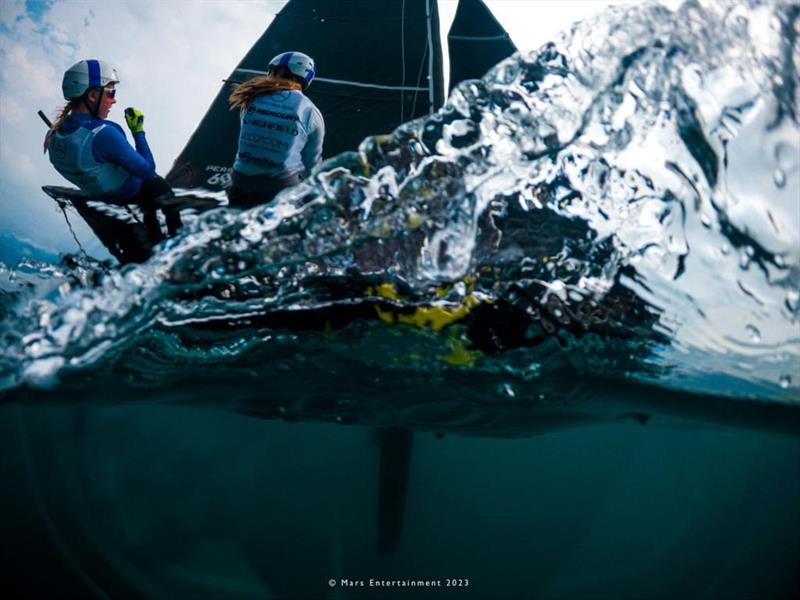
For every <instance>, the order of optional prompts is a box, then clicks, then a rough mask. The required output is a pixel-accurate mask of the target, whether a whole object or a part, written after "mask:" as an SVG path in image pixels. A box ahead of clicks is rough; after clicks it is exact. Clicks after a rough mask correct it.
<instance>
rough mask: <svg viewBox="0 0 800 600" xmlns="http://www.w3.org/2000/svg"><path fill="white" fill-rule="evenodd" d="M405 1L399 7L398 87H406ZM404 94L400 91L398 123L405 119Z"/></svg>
mask: <svg viewBox="0 0 800 600" xmlns="http://www.w3.org/2000/svg"><path fill="white" fill-rule="evenodd" d="M405 16H406V0H403V3H402V4H401V5H400V62H401V64H402V67H401V69H402V76H401V78H400V85H401V86H403V87H404V86H405V85H406V22H405V19H404V17H405ZM404 101H405V94H404V93H403V92H402V90H401V91H400V122H401V123H402V122H403V118H404V117H405V110H404V109H405V102H404Z"/></svg>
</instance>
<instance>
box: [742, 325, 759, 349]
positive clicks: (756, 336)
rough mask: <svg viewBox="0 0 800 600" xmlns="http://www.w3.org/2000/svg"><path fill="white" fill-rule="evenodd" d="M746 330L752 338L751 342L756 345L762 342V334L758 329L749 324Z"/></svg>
mask: <svg viewBox="0 0 800 600" xmlns="http://www.w3.org/2000/svg"><path fill="white" fill-rule="evenodd" d="M745 330H746V331H747V335H748V336H750V341H751V342H753V343H754V344H758V343H760V342H761V332H760V331H759V330H758V329H757V328H756V327H754V326H753V325H749V324H748V325H747V327H745Z"/></svg>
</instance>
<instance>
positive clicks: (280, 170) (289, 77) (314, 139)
mask: <svg viewBox="0 0 800 600" xmlns="http://www.w3.org/2000/svg"><path fill="white" fill-rule="evenodd" d="M314 74H315V66H314V60H313V59H312V58H311V57H310V56H307V55H305V54H303V53H302V52H283V53H281V54H278V56H276V57H275V58H273V59H272V60H271V61H270V62H269V69H268V71H267V75H266V76H259V77H254V78H252V79H250V80H248V81H246V82H244V83H242V84H240V85H238V86H237V87H236V88H235V89H234V90H233V93H231V95H230V98H229V101H230V104H231V108H232V109H233V108H238V109H239V112H240V123H241V127H240V130H239V148H238V150H237V152H236V160H235V162H234V163H233V177H232V185H231V187H230V188H229V189H228V200H229V201H230V204H231V206H235V207H239V208H250V207H252V206H256V205H258V204H263V203H265V202H269V201H270V200H272V199H273V198H274V197H275V195H276V194H277V193H278V192H279V191H281V190H282V189H284V188H287V187H290V186H293V185H297V184H298V183H300V182H301V181H302V180H303V179H304V178H305V177H307V176H308V174H309V173H310V172H311V170H312V169H313V168H314V167H315V166H316V165H317V164H318V163H319V162H320V160H321V159H322V141H323V138H324V137H325V122H324V121H323V119H322V115H321V114H320V112H319V110H318V109H317V107H316V106H314V103H313V102H311V100H309V99H308V98H307V97H306V96H305V95H304V94H303V91H304V90H305V89H306V88H308V86H309V85H310V84H311V80H312V79H314Z"/></svg>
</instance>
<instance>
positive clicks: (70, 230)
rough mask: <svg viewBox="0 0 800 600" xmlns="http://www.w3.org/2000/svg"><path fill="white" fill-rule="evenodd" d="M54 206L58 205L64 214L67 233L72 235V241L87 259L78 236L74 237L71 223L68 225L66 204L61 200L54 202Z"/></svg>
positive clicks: (87, 256)
mask: <svg viewBox="0 0 800 600" xmlns="http://www.w3.org/2000/svg"><path fill="white" fill-rule="evenodd" d="M56 204H58V208H60V209H61V212H62V213H64V220H65V221H66V222H67V228H68V229H69V232H70V233H71V234H72V239H73V240H75V243H76V244H78V248H80V251H81V252H82V253H83V256H84V257H85V258H89V255H88V254H86V250H84V249H83V246H82V245H81V241H80V240H79V239H78V236H77V235H75V230H74V229H73V228H72V223H70V221H69V216H68V215H67V203H66V202H64V201H63V200H56Z"/></svg>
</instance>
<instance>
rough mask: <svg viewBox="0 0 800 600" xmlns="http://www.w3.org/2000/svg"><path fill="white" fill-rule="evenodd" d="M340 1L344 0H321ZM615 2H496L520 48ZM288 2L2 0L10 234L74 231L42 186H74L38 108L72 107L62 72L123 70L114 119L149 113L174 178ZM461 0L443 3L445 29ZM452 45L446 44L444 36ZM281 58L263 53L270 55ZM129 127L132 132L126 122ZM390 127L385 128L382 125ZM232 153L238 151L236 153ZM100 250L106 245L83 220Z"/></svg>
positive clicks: (4, 176)
mask: <svg viewBox="0 0 800 600" xmlns="http://www.w3.org/2000/svg"><path fill="white" fill-rule="evenodd" d="M321 1H336V0H321ZM609 3H616V2H607V1H604V0H569V1H564V0H555V1H551V0H486V4H487V5H488V6H489V7H490V8H491V10H492V11H493V12H494V14H495V16H496V17H497V19H498V21H500V23H501V24H502V25H503V26H504V27H505V28H506V29H507V31H508V32H509V34H510V35H511V38H512V40H513V41H514V43H515V44H516V45H517V47H518V48H519V49H520V50H521V51H527V50H533V49H536V48H538V47H539V46H540V45H541V44H543V43H545V42H546V41H547V40H548V39H550V38H552V37H553V36H554V35H556V34H557V33H558V32H559V31H560V30H562V29H564V28H566V27H568V26H569V25H570V24H571V23H573V22H575V21H578V20H581V19H583V18H585V17H588V16H590V15H592V14H595V13H597V12H599V11H601V10H603V9H604V8H605V7H606V5H607V4H609ZM284 4H285V1H284V0H155V1H151V0H130V1H124V0H82V1H65V0H43V1H34V0H0V234H3V233H11V234H13V235H14V236H15V237H17V238H18V239H20V240H24V241H27V242H29V243H32V244H34V245H36V246H39V247H42V248H45V249H48V250H54V251H58V252H74V251H76V250H77V245H76V243H75V240H74V239H73V238H72V235H71V233H70V232H69V229H68V228H67V226H66V224H65V222H64V217H63V215H62V214H61V212H60V211H59V210H58V208H57V206H56V205H55V203H54V202H53V201H52V200H51V199H50V198H49V197H48V196H46V195H45V194H44V193H43V192H42V191H41V186H42V185H68V184H67V182H66V181H65V180H64V179H63V178H62V177H61V176H60V175H59V174H58V173H57V172H56V171H55V170H54V169H53V167H52V166H51V165H50V162H49V161H48V159H47V156H46V155H44V154H43V151H42V141H43V137H44V134H45V133H46V127H45V125H44V123H43V122H42V121H41V120H40V119H39V117H38V116H37V110H39V109H41V110H43V111H44V112H45V114H47V115H48V116H50V117H51V118H52V117H53V115H54V113H56V112H57V111H58V110H60V108H61V107H62V106H63V105H64V100H63V99H62V97H61V78H62V75H63V72H64V71H65V70H66V69H67V68H68V67H69V66H70V65H72V64H74V63H75V62H77V61H79V60H82V59H84V58H100V59H102V60H105V61H108V62H110V63H112V64H113V65H114V66H116V67H117V70H118V72H119V73H120V77H121V79H122V83H121V85H119V86H117V87H118V93H117V100H118V102H117V104H116V106H115V107H114V109H112V112H111V115H110V117H109V118H110V119H111V120H112V121H116V122H118V123H120V124H121V125H123V128H124V124H125V123H124V117H123V114H122V113H123V110H124V108H125V107H126V106H135V107H137V108H139V109H140V110H142V111H143V112H144V114H145V130H146V131H147V137H148V141H149V143H150V147H151V149H152V151H153V155H154V157H155V160H156V167H157V171H158V172H159V174H161V175H165V174H166V173H167V171H169V169H170V167H171V165H172V162H173V161H174V159H175V157H176V156H177V155H178V153H179V152H180V151H181V149H182V148H183V146H184V145H185V144H186V141H187V140H188V138H189V135H190V134H191V133H192V131H194V129H195V127H196V125H197V123H198V122H199V120H200V118H201V117H202V116H203V115H204V114H205V111H206V109H207V108H208V106H209V105H210V103H211V101H212V99H213V98H214V96H215V95H216V93H217V92H218V91H219V87H220V85H221V82H222V80H223V79H224V78H226V77H227V76H228V75H229V74H230V73H231V71H233V69H234V68H235V66H236V65H237V64H238V63H239V61H240V60H241V59H242V57H243V56H244V55H245V53H246V52H247V51H248V50H249V49H250V47H251V46H252V44H253V43H254V42H255V41H256V40H257V39H258V37H259V36H260V35H261V34H262V33H263V31H264V29H266V27H267V26H268V24H269V22H270V21H271V20H272V18H273V16H274V14H275V13H276V12H277V11H279V10H280V8H281V7H282V6H283V5H284ZM456 4H457V0H440V2H439V12H440V19H441V23H442V35H443V37H444V36H445V35H446V32H447V30H448V29H449V26H450V23H451V21H452V19H453V16H454V14H455V9H456ZM442 42H443V44H442V45H443V47H445V48H446V42H445V40H444V39H443V40H442ZM270 58H271V57H266V56H265V57H264V62H265V64H266V63H267V61H268V60H269V59H270ZM126 131H127V129H126ZM375 133H383V132H375ZM231 160H233V157H231ZM71 221H72V223H73V226H74V227H75V231H76V234H77V236H78V239H79V240H81V242H82V244H83V245H84V247H85V248H86V249H87V250H88V251H89V252H90V253H95V251H98V250H100V248H101V246H100V245H99V242H97V241H96V240H95V239H94V236H93V235H92V234H91V233H90V232H89V230H88V228H87V227H86V226H85V225H83V224H82V223H81V222H80V219H79V218H77V217H75V218H72V219H71Z"/></svg>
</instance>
